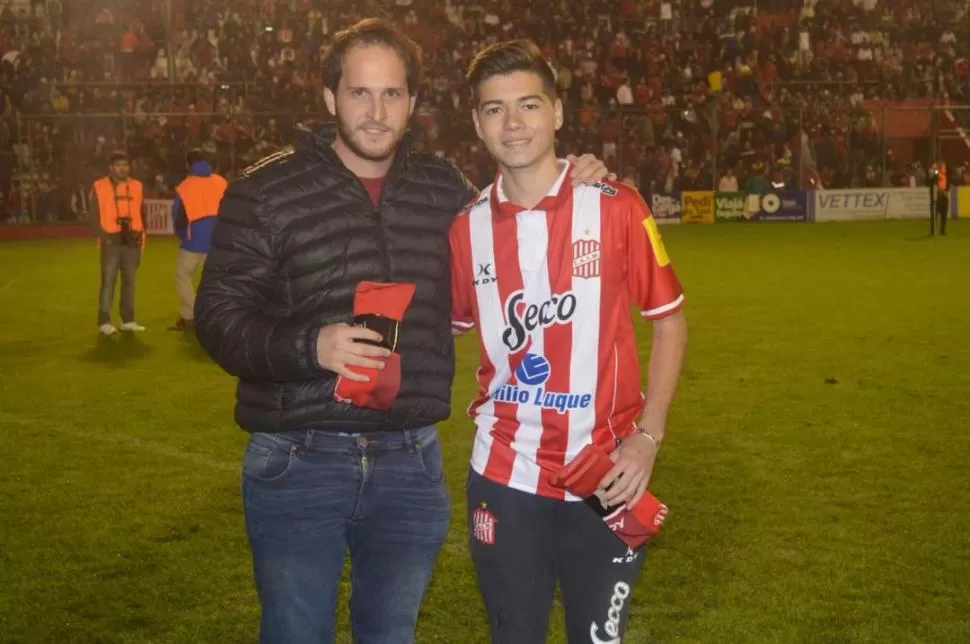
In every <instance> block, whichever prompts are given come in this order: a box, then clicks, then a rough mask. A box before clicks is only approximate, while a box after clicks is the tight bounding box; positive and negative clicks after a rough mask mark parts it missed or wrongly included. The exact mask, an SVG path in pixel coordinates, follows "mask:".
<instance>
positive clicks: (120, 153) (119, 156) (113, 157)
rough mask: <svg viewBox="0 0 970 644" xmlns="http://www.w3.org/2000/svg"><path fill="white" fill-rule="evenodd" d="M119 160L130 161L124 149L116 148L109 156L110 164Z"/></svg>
mask: <svg viewBox="0 0 970 644" xmlns="http://www.w3.org/2000/svg"><path fill="white" fill-rule="evenodd" d="M119 161H129V158H128V153H127V152H125V151H124V150H115V151H114V152H112V153H111V154H110V155H109V156H108V165H112V164H115V163H118V162H119Z"/></svg>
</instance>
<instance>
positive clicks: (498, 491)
mask: <svg viewBox="0 0 970 644" xmlns="http://www.w3.org/2000/svg"><path fill="white" fill-rule="evenodd" d="M467 498H468V544H469V550H470V551H471V555H472V561H473V562H474V563H475V572H476V573H477V575H478V588H479V590H480V591H481V593H482V597H483V599H484V600H485V610H486V612H487V614H488V621H489V626H490V628H491V633H492V639H491V641H492V643H493V644H542V643H544V642H545V641H546V634H547V631H548V628H549V612H550V611H551V609H552V600H553V594H554V591H555V588H556V584H557V582H558V584H559V588H560V593H561V595H562V601H563V608H564V609H565V614H566V634H567V637H568V641H569V644H578V643H579V642H583V643H584V644H588V643H592V644H597V643H600V642H602V643H606V642H609V643H611V644H619V643H620V642H621V641H622V636H623V632H624V629H625V627H626V620H627V614H628V613H629V610H630V602H631V600H632V592H633V587H634V585H635V583H636V579H637V576H638V575H639V573H640V569H641V567H642V566H643V558H644V549H643V548H638V549H636V550H631V549H630V548H628V547H627V546H626V544H624V543H623V542H622V541H620V540H619V539H618V538H617V537H616V536H615V535H614V534H613V533H612V532H611V531H610V529H609V528H608V527H607V526H606V524H605V523H604V522H603V519H602V518H601V517H600V516H599V515H598V514H597V513H596V512H595V511H594V510H593V509H592V508H591V507H589V506H587V505H586V504H584V503H577V502H566V501H558V500H556V499H550V498H546V497H541V496H537V495H534V494H529V493H527V492H520V491H518V490H513V489H512V488H509V487H506V486H504V485H498V484H496V483H493V482H492V481H489V480H488V479H486V478H484V477H482V476H480V475H479V474H477V473H476V472H474V471H470V473H469V477H468V486H467Z"/></svg>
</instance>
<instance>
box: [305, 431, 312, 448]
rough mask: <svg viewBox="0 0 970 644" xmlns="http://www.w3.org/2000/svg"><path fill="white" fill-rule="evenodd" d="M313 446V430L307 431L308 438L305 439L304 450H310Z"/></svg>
mask: <svg viewBox="0 0 970 644" xmlns="http://www.w3.org/2000/svg"><path fill="white" fill-rule="evenodd" d="M312 445H313V430H312V429H308V430H306V436H305V437H304V438H303V448H304V449H310V446H312Z"/></svg>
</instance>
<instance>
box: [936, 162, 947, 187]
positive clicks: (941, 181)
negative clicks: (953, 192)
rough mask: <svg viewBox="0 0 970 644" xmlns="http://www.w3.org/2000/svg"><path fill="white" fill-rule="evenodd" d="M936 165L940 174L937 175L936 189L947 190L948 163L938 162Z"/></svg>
mask: <svg viewBox="0 0 970 644" xmlns="http://www.w3.org/2000/svg"><path fill="white" fill-rule="evenodd" d="M935 167H936V169H937V171H938V172H939V174H938V175H936V189H937V190H939V191H940V192H945V191H946V189H947V183H946V164H945V163H937V164H936V165H935Z"/></svg>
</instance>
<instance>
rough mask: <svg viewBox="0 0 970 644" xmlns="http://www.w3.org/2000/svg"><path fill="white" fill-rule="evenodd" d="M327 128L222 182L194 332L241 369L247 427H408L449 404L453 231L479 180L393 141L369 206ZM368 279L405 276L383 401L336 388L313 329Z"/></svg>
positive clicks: (349, 312)
mask: <svg viewBox="0 0 970 644" xmlns="http://www.w3.org/2000/svg"><path fill="white" fill-rule="evenodd" d="M333 136H334V131H333V128H332V127H331V126H323V127H321V128H318V129H317V130H314V131H313V132H311V133H307V135H306V136H304V138H303V140H302V141H301V142H299V143H298V144H297V145H296V146H295V149H293V150H291V151H288V152H283V153H279V154H277V155H273V156H272V157H269V158H267V159H264V160H263V161H261V162H259V163H257V164H255V165H254V166H253V167H251V168H249V169H248V170H247V171H246V172H245V173H243V175H242V176H241V177H240V178H239V179H237V180H236V181H234V182H233V183H232V184H231V185H230V187H229V189H228V190H227V191H226V194H225V197H224V198H223V201H222V205H221V207H220V209H219V219H218V222H217V224H216V227H215V231H214V233H213V236H212V247H211V250H210V252H209V256H208V258H207V260H206V263H205V270H204V272H203V276H202V283H201V284H200V286H199V292H198V297H197V299H196V305H195V322H196V333H197V335H198V338H199V341H200V342H201V343H202V345H203V346H204V347H205V349H206V350H207V351H208V352H209V354H210V355H211V356H212V357H213V359H214V360H215V361H216V362H217V363H218V364H219V365H220V366H222V368H223V369H225V370H226V371H228V372H229V373H230V374H232V375H234V376H237V377H238V378H239V384H238V388H237V395H236V421H237V422H238V423H239V425H240V426H241V427H242V428H244V429H246V430H249V431H259V432H276V431H286V430H294V429H322V430H333V431H345V432H362V431H376V430H399V429H413V428H416V427H421V426H424V425H427V424H430V423H433V422H437V421H441V420H443V419H445V418H447V417H448V416H449V414H450V411H451V405H450V400H451V382H452V378H453V376H454V344H453V341H452V336H451V323H450V320H449V316H450V310H449V309H450V302H451V290H450V289H451V277H450V275H449V267H448V229H449V226H450V224H451V221H452V218H453V217H454V215H455V213H457V212H458V211H459V210H460V209H461V208H462V206H464V204H465V203H466V202H467V201H468V200H469V199H471V198H472V197H473V196H474V194H475V189H474V188H473V187H472V186H471V185H470V184H469V183H468V182H467V180H466V179H465V178H464V177H463V176H462V174H461V173H460V172H459V171H458V170H457V169H455V168H454V167H453V166H452V165H450V164H447V163H444V162H442V161H439V160H438V159H436V158H435V157H433V156H430V155H427V154H420V153H416V152H412V151H411V150H410V145H409V143H408V141H407V139H406V140H405V141H404V142H402V145H401V147H400V149H399V150H398V152H397V155H396V157H395V160H394V164H393V166H392V167H391V170H390V172H389V173H388V175H387V177H386V180H385V183H384V187H383V191H382V193H381V205H380V208H375V207H374V205H373V202H372V201H371V200H370V197H369V196H368V195H367V192H366V190H365V189H364V187H363V185H362V184H361V183H360V182H359V181H358V180H357V179H356V178H355V177H354V175H353V174H352V173H351V172H350V171H349V170H348V169H347V168H346V167H345V166H344V165H343V164H342V163H341V162H340V160H339V159H338V158H337V156H336V154H335V153H334V152H333V149H332V147H331V144H332V142H333ZM364 280H372V281H379V282H389V281H390V282H413V283H415V284H416V287H417V288H416V291H415V294H414V299H413V300H412V303H411V306H410V308H409V309H408V312H407V314H406V315H405V317H404V320H403V322H402V326H401V336H400V340H399V351H400V354H401V390H400V394H399V395H398V397H397V400H396V401H395V402H394V404H393V406H392V407H391V409H390V410H388V411H387V412H381V411H377V410H373V409H365V408H359V407H355V406H352V405H349V404H344V403H340V402H336V401H335V400H334V399H333V392H334V387H335V384H336V374H334V373H333V372H331V371H327V370H324V369H323V368H321V367H320V366H319V364H318V363H317V360H316V338H317V332H318V330H319V329H320V328H321V327H323V326H325V325H328V324H333V323H336V322H350V321H351V320H352V318H353V302H354V289H355V287H356V285H357V284H358V283H359V282H361V281H364Z"/></svg>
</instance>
